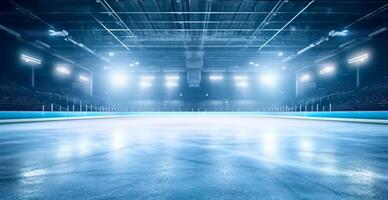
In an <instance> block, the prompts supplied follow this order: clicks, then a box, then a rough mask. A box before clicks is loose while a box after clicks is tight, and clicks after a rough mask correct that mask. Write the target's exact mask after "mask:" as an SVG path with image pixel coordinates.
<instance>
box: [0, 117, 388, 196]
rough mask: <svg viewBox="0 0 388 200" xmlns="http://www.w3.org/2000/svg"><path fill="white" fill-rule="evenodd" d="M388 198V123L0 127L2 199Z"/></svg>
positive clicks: (129, 122)
mask: <svg viewBox="0 0 388 200" xmlns="http://www.w3.org/2000/svg"><path fill="white" fill-rule="evenodd" d="M387 197H388V126H387V125H378V124H365V123H364V124H363V123H344V122H328V121H314V120H295V119H280V118H263V117H227V116H225V117H206V116H186V117H183V116H180V117H174V116H170V117H167V116H164V117H127V118H125V117H123V118H108V119H90V120H68V121H56V122H39V123H20V124H8V125H0V199H12V200H14V199H56V200H58V199H244V200H245V199H386V198H387Z"/></svg>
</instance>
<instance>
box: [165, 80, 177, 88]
mask: <svg viewBox="0 0 388 200" xmlns="http://www.w3.org/2000/svg"><path fill="white" fill-rule="evenodd" d="M166 87H168V88H174V87H178V83H177V82H174V81H167V82H166Z"/></svg>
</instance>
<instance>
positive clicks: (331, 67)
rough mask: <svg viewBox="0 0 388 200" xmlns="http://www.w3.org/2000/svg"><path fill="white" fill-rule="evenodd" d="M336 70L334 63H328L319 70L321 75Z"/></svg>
mask: <svg viewBox="0 0 388 200" xmlns="http://www.w3.org/2000/svg"><path fill="white" fill-rule="evenodd" d="M334 71H335V67H334V66H332V65H327V66H324V67H322V68H321V70H320V71H319V74H320V75H325V74H331V73H333V72H334Z"/></svg>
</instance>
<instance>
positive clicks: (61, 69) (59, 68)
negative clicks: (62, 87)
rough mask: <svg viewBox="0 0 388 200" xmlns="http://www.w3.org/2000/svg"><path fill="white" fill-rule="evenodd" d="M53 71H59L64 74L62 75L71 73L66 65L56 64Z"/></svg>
mask: <svg viewBox="0 0 388 200" xmlns="http://www.w3.org/2000/svg"><path fill="white" fill-rule="evenodd" d="M55 71H56V72H57V73H59V74H64V75H70V74H71V70H70V69H69V68H68V67H66V66H61V65H60V66H57V67H56V68H55Z"/></svg>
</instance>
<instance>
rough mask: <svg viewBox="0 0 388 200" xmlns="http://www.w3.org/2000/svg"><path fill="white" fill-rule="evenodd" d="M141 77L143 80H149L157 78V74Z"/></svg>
mask: <svg viewBox="0 0 388 200" xmlns="http://www.w3.org/2000/svg"><path fill="white" fill-rule="evenodd" d="M140 79H141V80H142V81H143V80H148V81H152V80H154V79H155V76H141V77H140Z"/></svg>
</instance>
